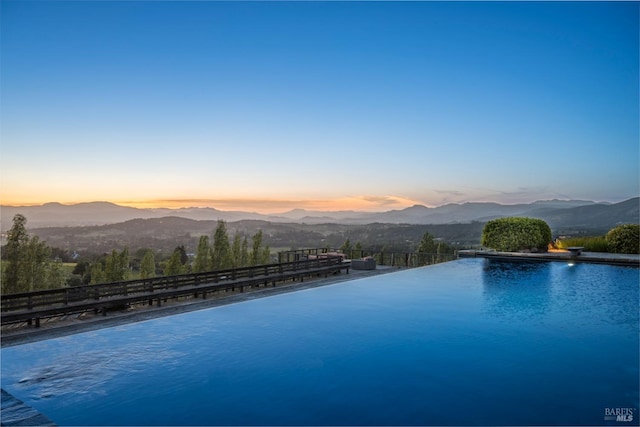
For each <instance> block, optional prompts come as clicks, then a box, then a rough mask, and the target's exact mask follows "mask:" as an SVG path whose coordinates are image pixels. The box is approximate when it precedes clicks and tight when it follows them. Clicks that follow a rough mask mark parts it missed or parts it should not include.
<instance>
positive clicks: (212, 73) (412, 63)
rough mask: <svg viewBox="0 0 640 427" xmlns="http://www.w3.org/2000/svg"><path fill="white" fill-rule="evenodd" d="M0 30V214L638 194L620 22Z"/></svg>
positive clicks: (396, 5)
mask: <svg viewBox="0 0 640 427" xmlns="http://www.w3.org/2000/svg"><path fill="white" fill-rule="evenodd" d="M0 8H1V9H0V13H1V18H0V19H1V21H0V24H1V25H0V36H1V39H0V49H1V52H0V54H1V55H0V72H1V74H0V90H1V91H0V108H1V110H0V120H1V122H0V125H1V128H0V203H1V204H3V205H33V204H41V203H46V202H61V203H66V204H71V203H80V202H89V201H98V200H99V201H111V202H114V203H118V204H123V205H128V206H137V207H160V206H162V207H187V206H202V207H205V206H209V207H215V208H218V209H221V210H246V211H255V212H265V213H267V212H279V211H285V210H289V209H292V208H305V209H311V210H346V209H354V210H362V211H386V210H390V209H401V208H404V207H408V206H412V205H415V204H422V205H426V206H439V205H443V204H447V203H463V202H474V201H476V202H477V201H492V202H499V203H505V204H512V203H526V202H532V201H535V200H544V199H554V198H557V199H581V200H594V201H607V202H619V201H622V200H626V199H628V198H631V197H636V196H638V195H639V194H640V173H639V169H640V166H639V165H640V153H639V120H640V119H639V117H640V112H639V99H638V98H639V84H638V80H639V77H638V76H639V74H640V71H639V65H638V63H639V54H638V52H639V41H638V40H639V17H640V16H639V3H638V2H531V3H529V2H499V1H496V2H480V1H478V2H429V1H424V2H421V1H413V2H366V1H362V2H342V1H334V2H269V1H266V2H244V1H229V2H216V1H132V2H128V1H108V0H106V1H82V0H80V1H55V0H26V1H25V0H19V1H17V0H2V2H1V3H0Z"/></svg>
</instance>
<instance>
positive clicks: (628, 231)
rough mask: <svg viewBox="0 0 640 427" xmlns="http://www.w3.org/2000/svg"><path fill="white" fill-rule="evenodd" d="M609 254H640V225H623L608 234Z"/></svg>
mask: <svg viewBox="0 0 640 427" xmlns="http://www.w3.org/2000/svg"><path fill="white" fill-rule="evenodd" d="M607 245H608V247H609V252H613V253H618V254H637V253H640V225H638V224H623V225H619V226H617V227H615V228H612V229H611V230H609V232H608V233H607Z"/></svg>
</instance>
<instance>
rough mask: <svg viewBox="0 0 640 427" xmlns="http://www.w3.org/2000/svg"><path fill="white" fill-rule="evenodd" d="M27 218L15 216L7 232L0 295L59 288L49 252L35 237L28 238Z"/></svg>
mask: <svg viewBox="0 0 640 427" xmlns="http://www.w3.org/2000/svg"><path fill="white" fill-rule="evenodd" d="M26 223H27V218H25V216H24V215H21V214H17V215H15V216H14V217H13V225H12V227H11V229H9V231H8V232H7V244H6V246H5V248H4V251H3V252H4V254H3V255H4V256H5V264H6V265H5V266H4V268H3V272H2V278H1V281H2V292H3V293H16V292H31V291H36V290H42V289H48V288H57V287H61V286H63V284H64V283H63V282H64V279H63V274H62V269H61V267H60V263H52V262H51V248H49V247H48V246H47V245H46V244H45V242H43V241H41V240H40V238H39V237H38V236H33V237H31V238H30V237H29V234H28V233H27V229H26Z"/></svg>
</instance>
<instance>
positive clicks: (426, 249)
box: [417, 231, 437, 254]
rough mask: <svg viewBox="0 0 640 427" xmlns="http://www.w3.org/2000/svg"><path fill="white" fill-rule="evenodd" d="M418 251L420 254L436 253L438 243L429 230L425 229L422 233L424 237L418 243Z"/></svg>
mask: <svg viewBox="0 0 640 427" xmlns="http://www.w3.org/2000/svg"><path fill="white" fill-rule="evenodd" d="M417 252H418V253H420V254H434V253H436V252H437V247H436V243H435V241H434V240H433V236H432V235H431V233H429V232H428V231H425V232H424V234H423V235H422V239H421V240H420V243H419V244H418V251H417Z"/></svg>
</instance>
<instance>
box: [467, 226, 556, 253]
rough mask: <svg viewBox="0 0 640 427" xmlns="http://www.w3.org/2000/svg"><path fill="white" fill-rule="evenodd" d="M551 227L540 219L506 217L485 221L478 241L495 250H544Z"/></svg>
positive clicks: (547, 243)
mask: <svg viewBox="0 0 640 427" xmlns="http://www.w3.org/2000/svg"><path fill="white" fill-rule="evenodd" d="M550 242H551V228H549V226H548V225H547V223H546V222H544V221H543V220H541V219H536V218H518V217H508V218H499V219H494V220H491V221H489V222H487V223H486V224H485V226H484V229H483V230H482V239H481V241H480V243H481V244H482V246H486V247H488V248H491V249H495V250H497V251H504V252H517V251H532V252H546V251H547V249H548V247H549V246H548V245H549V243H550Z"/></svg>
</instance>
